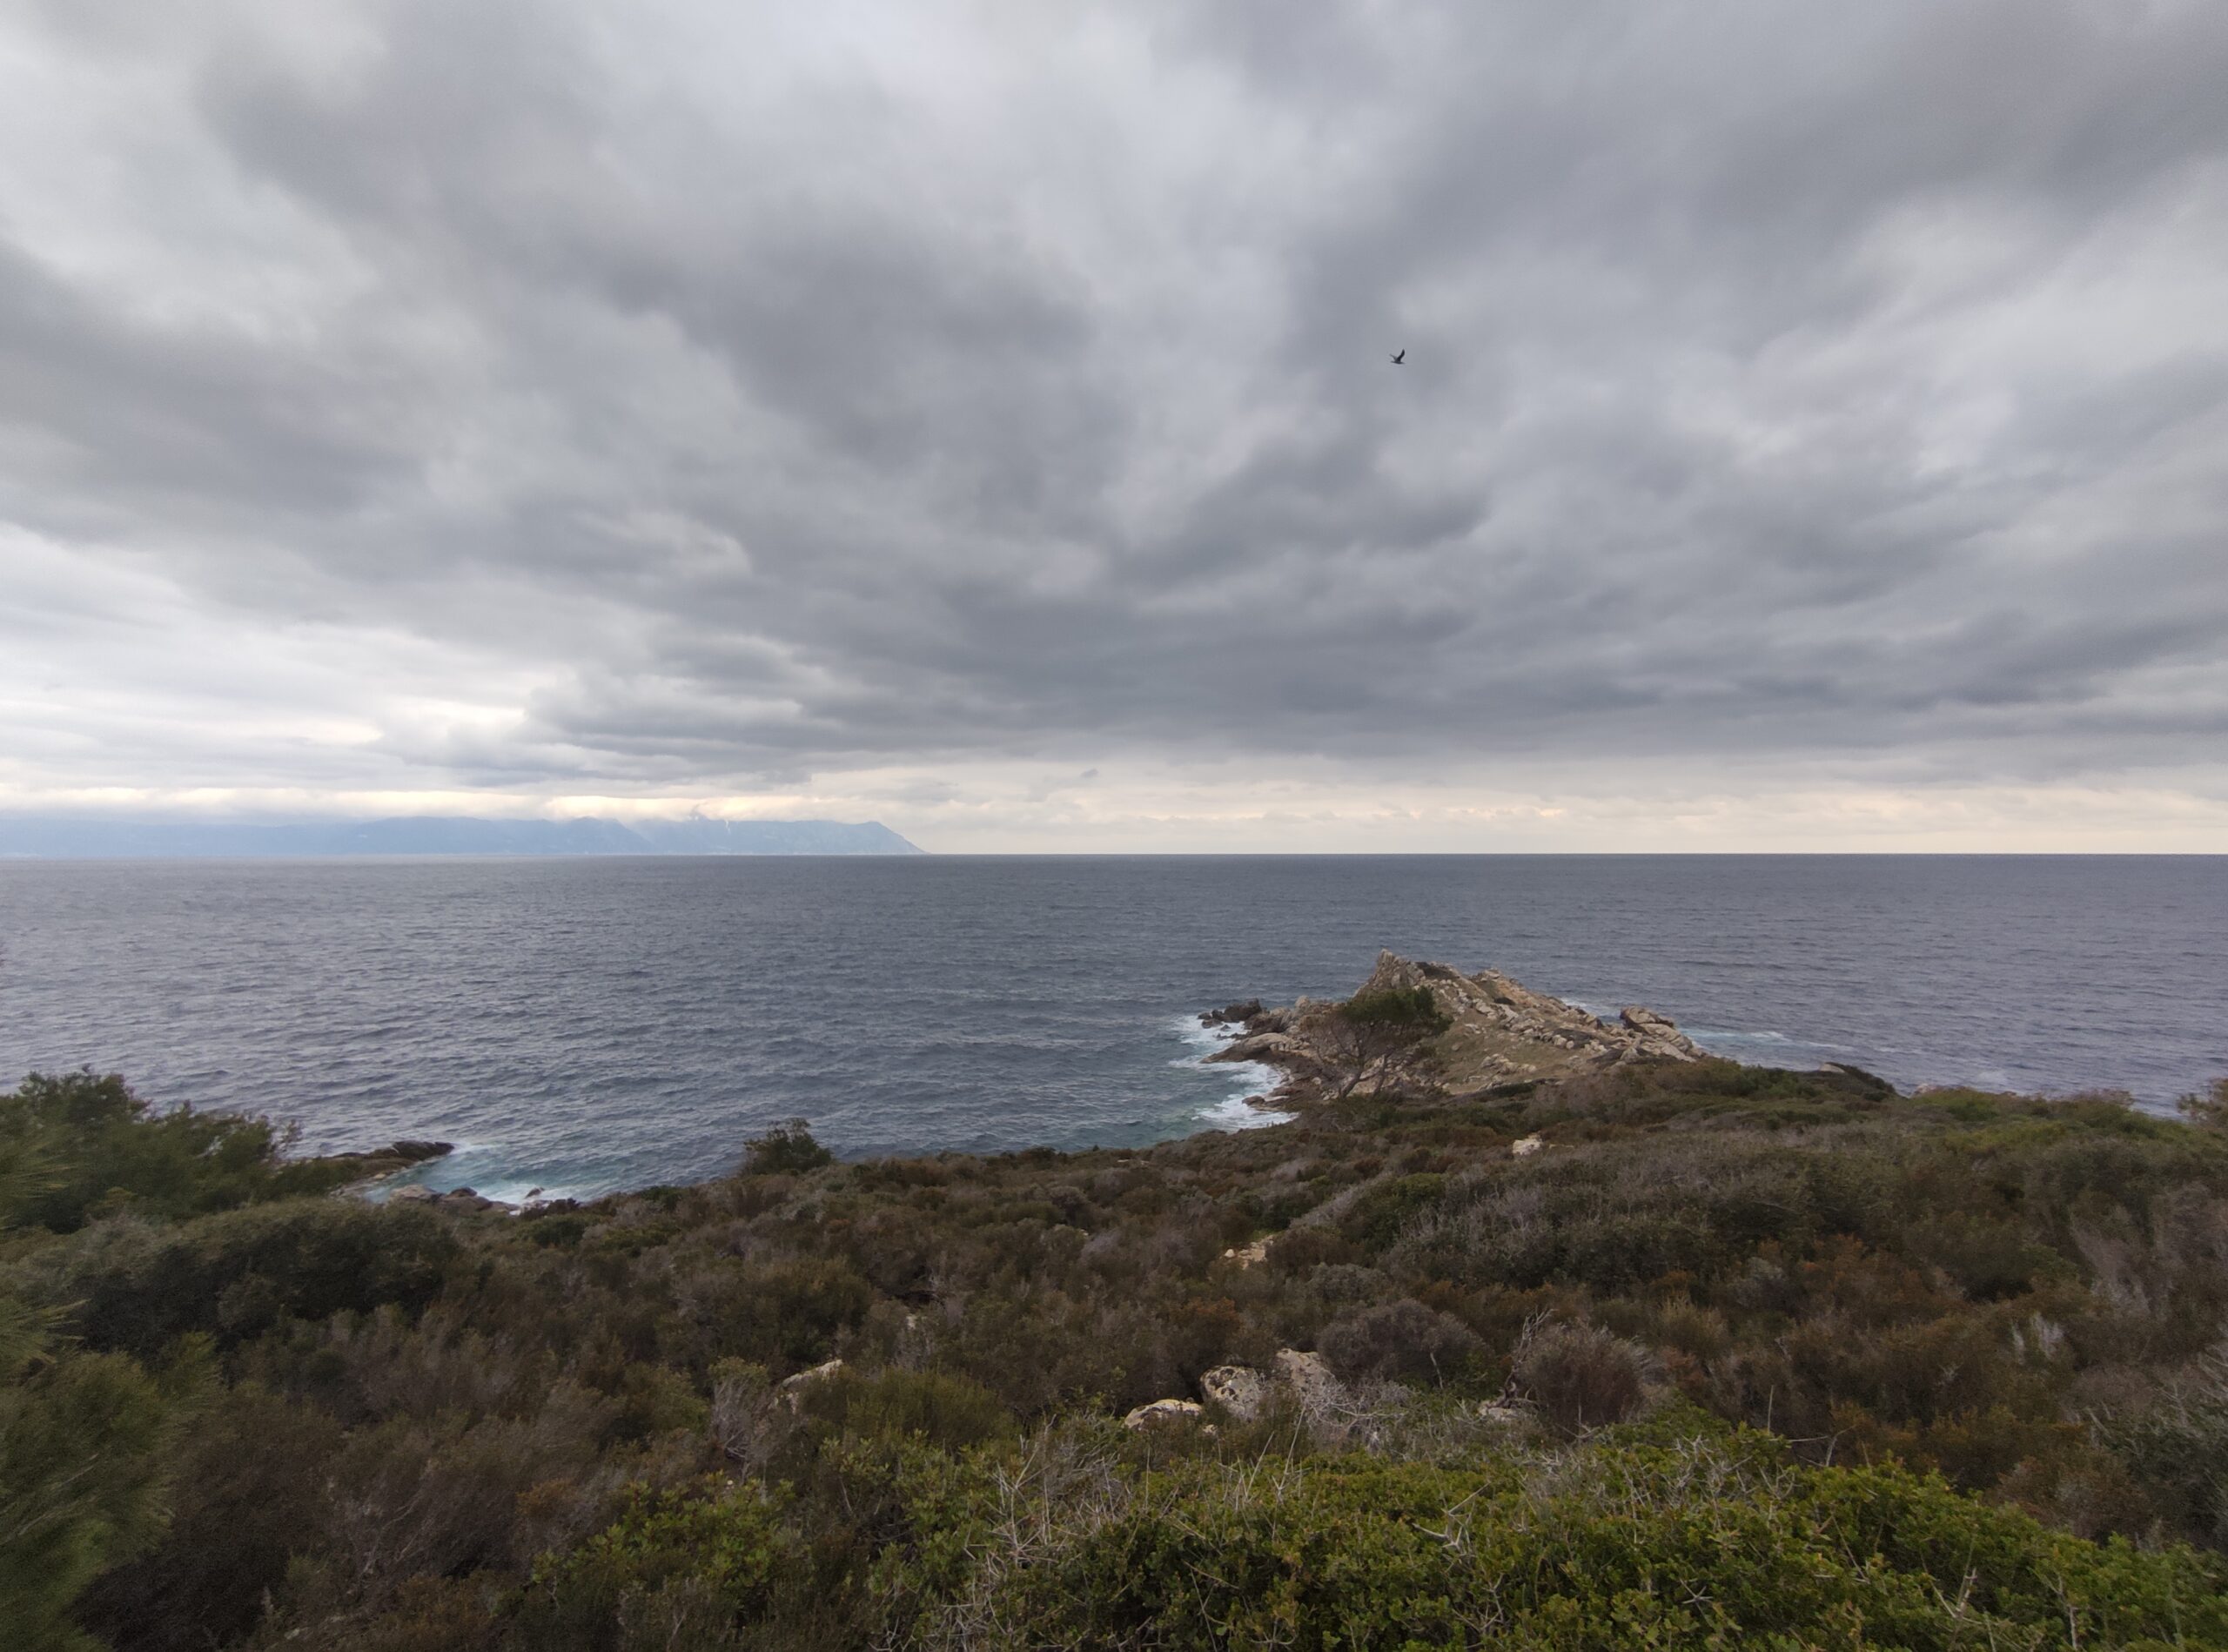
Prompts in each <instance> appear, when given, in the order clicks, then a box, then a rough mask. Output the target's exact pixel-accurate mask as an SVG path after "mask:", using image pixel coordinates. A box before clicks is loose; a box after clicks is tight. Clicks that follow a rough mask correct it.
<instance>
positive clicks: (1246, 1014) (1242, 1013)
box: [1199, 998, 1262, 1027]
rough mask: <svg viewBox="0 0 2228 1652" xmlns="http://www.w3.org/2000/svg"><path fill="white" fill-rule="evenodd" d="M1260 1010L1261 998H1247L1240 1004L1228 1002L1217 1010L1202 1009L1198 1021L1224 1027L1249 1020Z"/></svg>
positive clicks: (1211, 1025) (1205, 1024)
mask: <svg viewBox="0 0 2228 1652" xmlns="http://www.w3.org/2000/svg"><path fill="white" fill-rule="evenodd" d="M1261 1012H1262V1004H1261V1000H1260V999H1258V998H1247V999H1246V1000H1245V1002H1243V1003H1242V1004H1225V1005H1224V1006H1223V1007H1222V1008H1221V1009H1219V1010H1206V1011H1201V1012H1200V1015H1199V1022H1200V1024H1201V1025H1203V1026H1209V1027H1224V1026H1229V1025H1231V1024H1232V1023H1238V1024H1243V1023H1245V1022H1248V1021H1251V1020H1252V1018H1253V1017H1255V1016H1257V1015H1259V1014H1260V1013H1261Z"/></svg>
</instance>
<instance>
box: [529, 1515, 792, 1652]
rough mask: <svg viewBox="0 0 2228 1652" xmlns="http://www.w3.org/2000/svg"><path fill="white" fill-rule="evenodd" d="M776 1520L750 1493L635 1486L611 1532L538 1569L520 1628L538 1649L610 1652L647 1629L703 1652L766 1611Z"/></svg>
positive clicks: (779, 1538) (776, 1554) (779, 1542)
mask: <svg viewBox="0 0 2228 1652" xmlns="http://www.w3.org/2000/svg"><path fill="white" fill-rule="evenodd" d="M779 1515H780V1510H779V1508H778V1506H777V1505H776V1504H775V1501H773V1499H772V1498H771V1497H769V1496H768V1494H766V1493H765V1492H764V1491H762V1489H760V1488H759V1487H755V1486H732V1485H728V1484H727V1483H726V1482H724V1481H720V1480H718V1479H716V1478H715V1479H709V1480H706V1481H701V1483H699V1484H697V1485H695V1486H693V1487H687V1488H685V1489H682V1490H679V1491H658V1490H654V1489H653V1488H651V1487H645V1486H639V1485H638V1486H636V1487H634V1488H633V1490H632V1491H631V1493H630V1494H629V1497H628V1501H627V1508H626V1511H625V1512H624V1513H623V1514H621V1515H620V1517H619V1518H618V1519H617V1520H616V1521H613V1522H612V1524H611V1525H610V1526H608V1527H607V1528H605V1529H604V1530H602V1531H601V1532H598V1533H597V1534H595V1535H594V1536H593V1537H591V1538H589V1539H588V1540H587V1541H586V1542H584V1543H582V1544H581V1545H580V1547H578V1548H574V1549H573V1550H572V1551H571V1552H569V1553H567V1554H563V1555H546V1556H544V1557H543V1558H542V1559H541V1560H540V1561H538V1562H537V1563H536V1564H535V1566H534V1573H533V1575H532V1578H531V1580H530V1581H529V1585H528V1595H527V1602H526V1603H525V1606H524V1608H523V1610H522V1611H521V1613H520V1619H521V1622H522V1625H523V1626H524V1627H525V1628H526V1629H527V1635H528V1638H529V1640H530V1641H531V1642H532V1643H533V1644H534V1645H536V1646H550V1647H564V1648H577V1649H580V1652H616V1649H619V1648H620V1647H621V1646H622V1645H623V1644H625V1643H626V1642H639V1640H640V1639H641V1634H640V1631H641V1630H642V1629H644V1628H648V1626H650V1625H653V1624H655V1625H657V1626H658V1627H659V1628H660V1629H661V1630H664V1631H666V1632H667V1633H668V1637H669V1638H668V1641H667V1643H668V1644H672V1645H676V1646H690V1645H697V1644H702V1643H704V1642H706V1641H708V1640H712V1639H714V1638H715V1637H716V1636H718V1635H719V1634H720V1632H721V1631H723V1630H727V1629H731V1628H733V1627H734V1625H735V1623H736V1622H738V1621H740V1620H742V1619H743V1618H746V1617H748V1616H749V1615H752V1614H754V1613H755V1611H756V1610H758V1609H759V1608H762V1606H763V1605H764V1603H765V1602H766V1600H767V1598H768V1593H769V1590H770V1586H771V1584H772V1581H773V1579H774V1575H775V1567H776V1566H777V1565H778V1564H779V1563H780V1561H781V1560H782V1555H783V1553H784V1550H785V1548H786V1543H785V1541H784V1538H783V1534H782V1529H781V1524H780V1518H779ZM653 1643H654V1642H653Z"/></svg>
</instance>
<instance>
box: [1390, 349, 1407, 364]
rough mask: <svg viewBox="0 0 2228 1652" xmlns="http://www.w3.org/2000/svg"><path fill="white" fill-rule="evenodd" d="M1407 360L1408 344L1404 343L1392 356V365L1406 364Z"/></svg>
mask: <svg viewBox="0 0 2228 1652" xmlns="http://www.w3.org/2000/svg"><path fill="white" fill-rule="evenodd" d="M1407 360H1408V346H1406V345H1405V344H1404V345H1402V346H1400V353H1399V355H1397V356H1395V357H1393V366H1396V367H1399V366H1406V365H1407Z"/></svg>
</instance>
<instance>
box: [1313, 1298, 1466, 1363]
mask: <svg viewBox="0 0 2228 1652" xmlns="http://www.w3.org/2000/svg"><path fill="white" fill-rule="evenodd" d="M1315 1346H1316V1347H1317V1349H1318V1350H1319V1351H1320V1352H1321V1353H1322V1355H1323V1357H1324V1358H1325V1360H1329V1361H1330V1362H1331V1368H1332V1370H1334V1371H1336V1372H1337V1373H1339V1375H1340V1376H1342V1377H1345V1378H1347V1379H1348V1380H1355V1379H1362V1380H1367V1379H1372V1378H1373V1379H1378V1380H1391V1381H1395V1382H1414V1383H1432V1384H1439V1383H1446V1382H1456V1381H1460V1380H1462V1379H1464V1378H1466V1377H1467V1376H1469V1375H1471V1374H1472V1373H1473V1371H1474V1369H1475V1367H1476V1366H1477V1363H1478V1359H1479V1356H1480V1354H1481V1353H1483V1352H1484V1351H1485V1344H1484V1343H1482V1342H1480V1340H1478V1338H1477V1336H1476V1335H1475V1334H1474V1333H1473V1332H1472V1331H1471V1330H1470V1328H1469V1327H1468V1326H1466V1325H1464V1324H1463V1323H1462V1322H1461V1321H1460V1320H1457V1319H1455V1318H1454V1317H1453V1316H1452V1315H1451V1314H1446V1313H1434V1312H1433V1310H1432V1309H1430V1308H1427V1307H1426V1306H1424V1305H1423V1304H1422V1303H1420V1302H1418V1301H1415V1300H1413V1299H1408V1300H1404V1301H1399V1302H1387V1303H1385V1304H1383V1305H1381V1306H1377V1307H1372V1308H1359V1309H1353V1310H1350V1311H1349V1312H1347V1313H1342V1314H1340V1315H1339V1317H1338V1318H1337V1319H1335V1320H1332V1321H1331V1323H1330V1324H1328V1325H1326V1326H1324V1327H1323V1330H1322V1333H1321V1334H1320V1335H1319V1336H1318V1337H1317V1338H1316V1341H1315Z"/></svg>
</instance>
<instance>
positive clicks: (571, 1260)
mask: <svg viewBox="0 0 2228 1652" xmlns="http://www.w3.org/2000/svg"><path fill="white" fill-rule="evenodd" d="M1396 1018H1397V1017H1396ZM2224 1116H2228V1105H2224V1104H2222V1102H2221V1095H2220V1092H2216V1094H2215V1096H2214V1097H2213V1098H2212V1099H2211V1102H2209V1103H2200V1104H2197V1105H2195V1106H2193V1107H2192V1109H2191V1118H2190V1120H2189V1121H2188V1122H2183V1121H2178V1120H2171V1119H2164V1118H2154V1117H2151V1116H2148V1115H2145V1114H2143V1113H2141V1112H2138V1111H2134V1110H2132V1109H2131V1108H2129V1107H2128V1106H2126V1105H2124V1104H2123V1103H2122V1101H2120V1100H2119V1099H2117V1098H2110V1097H2094V1098H2081V1099H2077V1100H2072V1101H2059V1102H2052V1101H2043V1100H2037V1099H2032V1098H2019V1097H2013V1096H2002V1095H1993V1094H1985V1093H1981V1092H1976V1091H1938V1092H1933V1093H1929V1094H1923V1095H1919V1096H1914V1097H1903V1096H1898V1095H1896V1093H1895V1092H1894V1091H1892V1090H1890V1089H1889V1087H1888V1086H1887V1085H1882V1084H1881V1083H1880V1082H1878V1081H1877V1080H1875V1079H1871V1078H1867V1077H1866V1076H1865V1075H1862V1074H1860V1073H1855V1072H1851V1071H1824V1072H1817V1073H1786V1072H1775V1071H1767V1070H1761V1069H1754V1068H1744V1067H1739V1066H1735V1065H1734V1064H1729V1063H1723V1062H1703V1063H1698V1064H1660V1065H1654V1064H1651V1065H1640V1066H1633V1067H1628V1068H1625V1069H1620V1070H1617V1071H1613V1072H1610V1073H1607V1074H1605V1075H1602V1076H1600V1077H1597V1078H1590V1079H1587V1080H1581V1081H1572V1082H1568V1083H1565V1084H1562V1085H1554V1086H1535V1085H1516V1086H1510V1087H1508V1088H1507V1089H1505V1090H1502V1091H1487V1092H1485V1093H1481V1094H1476V1095H1469V1096H1459V1097H1449V1096H1440V1095H1432V1094H1407V1095H1403V1096H1399V1097H1397V1098H1396V1097H1393V1096H1388V1095H1384V1094H1379V1093H1371V1094H1367V1095H1361V1096H1358V1097H1349V1098H1346V1099H1344V1100H1342V1101H1339V1102H1336V1103H1333V1104H1331V1105H1325V1106H1322V1107H1320V1108H1317V1109H1312V1110H1311V1111H1309V1112H1308V1113H1307V1114H1306V1115H1305V1117H1304V1118H1300V1119H1299V1120H1296V1121H1294V1122H1293V1123H1291V1124H1287V1125H1278V1126H1274V1127H1272V1128H1266V1129H1260V1130H1253V1131H1248V1132H1239V1133H1237V1134H1233V1135H1217V1134H1211V1135H1204V1136H1198V1137H1194V1138H1189V1139H1186V1140H1184V1141H1179V1142H1172V1143H1169V1144H1166V1145H1162V1146H1160V1147H1158V1148H1154V1149H1151V1150H1146V1151H1138V1152H1117V1151H1102V1152H1084V1153H1077V1154H1059V1153H1054V1152H1045V1151H1036V1152H1024V1153H1017V1154H1010V1155H1005V1156H1002V1157H997V1158H975V1157H971V1156H967V1155H959V1154H944V1155H937V1156H933V1157H923V1158H912V1159H903V1160H879V1161H869V1162H867V1163H862V1164H850V1165H846V1164H840V1163H836V1162H833V1160H832V1159H831V1158H829V1155H827V1154H826V1152H825V1151H824V1149H822V1148H821V1147H820V1145H819V1144H817V1143H816V1142H815V1141H814V1140H813V1139H812V1138H811V1135H810V1132H809V1130H808V1129H806V1128H805V1127H804V1126H803V1125H802V1124H791V1125H784V1126H782V1128H781V1129H779V1130H777V1131H775V1132H770V1133H769V1135H768V1136H767V1137H764V1138H760V1140H758V1141H757V1142H754V1143H752V1144H750V1145H749V1149H748V1154H747V1157H746V1158H745V1161H744V1163H743V1164H742V1166H741V1167H740V1168H739V1170H738V1172H737V1173H736V1174H735V1176H733V1177H731V1178H728V1179H721V1180H717V1181H714V1182H709V1183H707V1184H704V1185H700V1186H695V1187H686V1188H662V1189H654V1190H648V1191H646V1192H641V1193H637V1194H632V1195H622V1196H617V1197H614V1198H611V1199H602V1200H598V1201H595V1202H594V1203H589V1204H583V1205H574V1204H572V1203H570V1202H569V1201H567V1202H560V1203H559V1204H557V1205H550V1206H546V1207H540V1208H535V1209H531V1210H528V1211H527V1212H523V1213H521V1214H518V1215H511V1214H507V1213H504V1212H494V1211H490V1212H472V1211H468V1210H458V1209H452V1208H446V1207H443V1208H440V1209H431V1208H426V1206H424V1205H415V1206H413V1205H379V1204H373V1203H369V1202H366V1201H365V1200H363V1199H359V1198H357V1197H355V1196H354V1195H352V1194H350V1193H346V1192H343V1193H340V1194H339V1195H338V1196H336V1195H335V1194H334V1192H333V1191H332V1190H334V1189H335V1188H337V1187H338V1186H339V1184H340V1183H342V1182H343V1181H345V1180H346V1179H349V1178H351V1177H353V1176H356V1175H359V1174H360V1173H361V1172H362V1168H363V1166H362V1165H361V1164H354V1165H350V1164H346V1163H335V1162H332V1161H294V1160H290V1159H288V1158H285V1156H284V1154H283V1153H282V1152H281V1151H280V1149H281V1148H282V1147H283V1145H284V1137H283V1133H282V1132H277V1131H274V1130H273V1129H272V1127H271V1126H269V1125H265V1124H264V1123H262V1122H261V1121H256V1120H239V1119H231V1118H224V1117H222V1116H214V1115H202V1114H178V1113H172V1114H165V1113H160V1112H158V1111H154V1110H153V1109H151V1108H149V1107H148V1106H146V1105H144V1104H143V1103H142V1102H140V1101H139V1100H138V1098H134V1097H132V1096H131V1094H130V1092H129V1091H127V1090H126V1089H125V1087H124V1085H122V1083H121V1082H120V1081H117V1080H115V1079H111V1078H97V1077H94V1076H92V1075H89V1074H78V1075H72V1076H69V1077H66V1078H58V1079H56V1078H34V1079H32V1080H30V1081H29V1082H27V1083H26V1084H25V1085H23V1087H22V1088H21V1089H19V1090H18V1091H17V1092H16V1093H15V1094H14V1095H12V1096H6V1097H0V1223H4V1226H0V1623H3V1624H5V1625H6V1626H7V1628H8V1631H9V1635H10V1638H9V1639H7V1641H6V1644H7V1645H8V1646H9V1647H10V1649H13V1648H15V1647H17V1646H21V1647H23V1648H25V1649H37V1652H43V1649H49V1648H55V1649H60V1648H70V1649H79V1648H85V1647H93V1646H106V1647H111V1648H113V1649H117V1652H139V1649H145V1652H188V1649H194V1652H202V1649H211V1648H232V1649H241V1652H265V1649H270V1652H275V1649H278V1648H281V1647H308V1648H332V1649H379V1652H417V1649H423V1652H437V1649H438V1652H447V1649H474V1648H478V1649H486V1652H511V1649H525V1648H543V1647H547V1648H565V1649H572V1648H578V1649H612V1652H622V1649H624V1652H633V1649H638V1648H645V1649H646V1648H651V1647H656V1648H691V1649H693V1648H703V1649H714V1648H769V1649H770V1648H776V1647H780V1648H791V1647H795V1648H815V1647H826V1648H837V1647H855V1646H856V1647H865V1646H903V1645H919V1646H930V1647H934V1646H952V1647H959V1646H968V1647H975V1646H989V1647H1009V1646H1010V1647H1016V1648H1019V1647H1037V1646H1077V1647H1082V1646H1112V1647H1122V1646H1134V1647H1140V1648H1143V1647H1186V1646H1199V1647H1222V1646H1268V1645H1276V1646H1294V1647H1323V1648H1328V1647H1332V1646H1337V1647H1341V1648H1350V1647H1385V1648H1401V1647H1416V1646H1421V1647H1461V1646H1474V1645H1494V1646H1500V1645H1507V1646H1513V1647H1548V1646H1554V1647H1650V1646H1688V1645H1708V1644H1720V1645H1743V1646H1747V1645H1758V1646H1775V1645H1777V1646H1787V1647H1795V1646H1806V1647H1808V1646H1847V1647H1858V1646H1872V1645H1879V1646H1912V1647H1918V1646H1926V1647H1931V1646H1942V1647H1950V1646H1996V1647H2054V1646H2075V1645H2080V1646H2096V1645H2138V1644H2144V1643H2150V1644H2158V1645H2181V1646H2204V1645H2216V1646H2228V1617H2224V1615H2223V1607H2222V1604H2221V1601H2222V1595H2223V1590H2224V1588H2228V1569H2224V1567H2225V1566H2228V1562H2224V1560H2223V1555H2224V1552H2228V1130H2224V1129H2223V1128H2221V1125H2220V1121H2221V1119H2222V1118H2223V1117H2224ZM1533 1136H1536V1137H1539V1138H1541V1139H1542V1140H1543V1141H1544V1142H1545V1143H1546V1144H1547V1145H1546V1146H1545V1148H1544V1149H1543V1150H1542V1151H1540V1152H1536V1153H1532V1154H1528V1155H1527V1156H1522V1157H1519V1156H1515V1155H1514V1154H1513V1153H1512V1151H1511V1150H1512V1147H1513V1144H1514V1143H1515V1142H1516V1141H1518V1140H1519V1139H1520V1138H1527V1137H1533ZM1257 1256H1258V1258H1259V1259H1258V1260H1254V1258H1255V1257H1257ZM1279 1350H1299V1351H1302V1352H1303V1353H1312V1354H1313V1355H1315V1356H1319V1364H1320V1367H1321V1369H1322V1370H1323V1371H1324V1372H1325V1373H1326V1377H1325V1380H1330V1381H1334V1382H1335V1383H1337V1384H1338V1385H1339V1397H1338V1401H1337V1403H1336V1404H1335V1405H1332V1406H1328V1407H1325V1406H1312V1407H1311V1406H1310V1405H1308V1404H1303V1403H1302V1402H1301V1400H1299V1397H1298V1396H1297V1394H1296V1392H1295V1391H1292V1390H1288V1389H1285V1388H1278V1389H1274V1390H1272V1393H1271V1395H1270V1397H1269V1399H1268V1400H1267V1401H1266V1402H1265V1405H1264V1407H1262V1408H1261V1409H1260V1410H1259V1411H1258V1414H1246V1415H1240V1414H1231V1413H1225V1412H1222V1411H1220V1410H1218V1409H1216V1408H1212V1407H1211V1409H1210V1412H1209V1414H1208V1417H1207V1419H1206V1422H1207V1424H1208V1425H1209V1426H1199V1425H1193V1424H1180V1423H1179V1424H1177V1425H1174V1426H1171V1427H1163V1428H1154V1429H1149V1430H1140V1431H1131V1430H1126V1429H1124V1428H1123V1427H1121V1426H1120V1425H1119V1422H1118V1420H1117V1419H1119V1417H1120V1416H1121V1415H1122V1414H1124V1413H1125V1412H1127V1411H1128V1410H1129V1409H1130V1408H1131V1407H1136V1406H1138V1405H1142V1404H1144V1403H1145V1402H1148V1401H1151V1400H1158V1399H1162V1398H1169V1397H1175V1398H1198V1397H1200V1394H1201V1389H1200V1387H1199V1384H1200V1379H1201V1378H1202V1376H1203V1375H1205V1373H1208V1372H1209V1371H1211V1370H1212V1369H1213V1368H1215V1367H1221V1366H1225V1365H1231V1364H1238V1365H1245V1366H1250V1367H1254V1368H1256V1369H1258V1370H1261V1371H1263V1372H1269V1371H1272V1370H1274V1369H1276V1368H1277V1363H1278V1351H1279ZM832 1360H841V1361H842V1364H841V1365H840V1367H833V1368H823V1367H827V1366H828V1362H829V1361H832Z"/></svg>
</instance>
